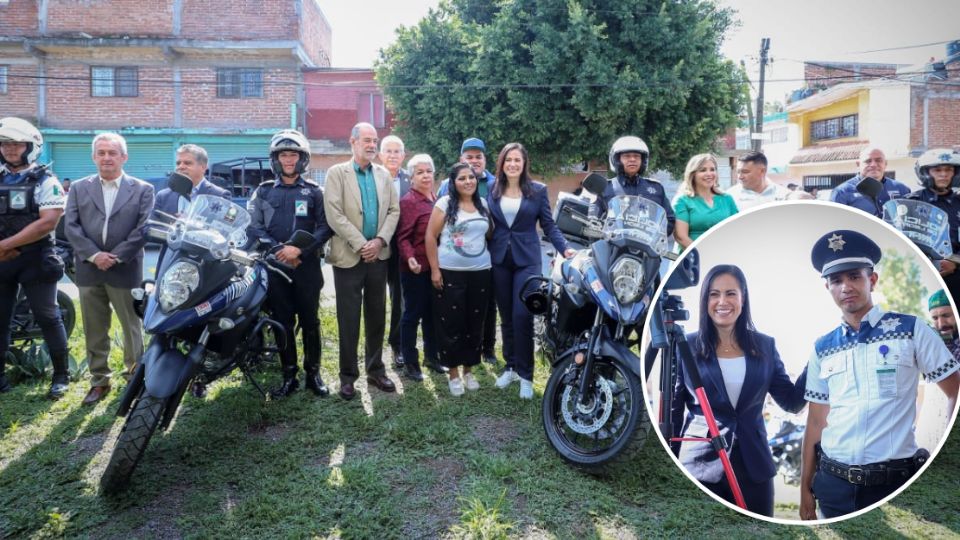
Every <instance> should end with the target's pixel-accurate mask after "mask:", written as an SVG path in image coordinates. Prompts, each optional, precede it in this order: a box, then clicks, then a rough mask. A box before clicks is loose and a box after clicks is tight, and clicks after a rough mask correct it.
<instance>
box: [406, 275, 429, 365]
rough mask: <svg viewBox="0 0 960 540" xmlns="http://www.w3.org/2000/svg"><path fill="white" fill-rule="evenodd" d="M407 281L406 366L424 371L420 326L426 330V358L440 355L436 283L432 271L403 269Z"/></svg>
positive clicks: (424, 335) (424, 351) (424, 336)
mask: <svg viewBox="0 0 960 540" xmlns="http://www.w3.org/2000/svg"><path fill="white" fill-rule="evenodd" d="M400 281H402V282H403V318H402V319H401V320H400V350H401V351H402V352H403V364H404V368H405V369H407V370H408V371H412V372H417V373H419V372H420V358H419V354H418V353H417V326H420V327H421V329H422V330H423V353H424V357H425V358H436V357H437V351H436V337H435V336H434V325H433V294H431V291H432V290H433V283H431V282H430V271H429V270H424V271H422V272H420V273H419V274H414V273H413V272H400Z"/></svg>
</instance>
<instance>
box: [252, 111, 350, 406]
mask: <svg viewBox="0 0 960 540" xmlns="http://www.w3.org/2000/svg"><path fill="white" fill-rule="evenodd" d="M309 164H310V144H309V142H308V141H307V138H306V137H304V136H303V134H302V133H300V132H299V131H295V130H292V129H288V130H283V131H280V132H278V133H277V134H276V135H274V136H273V138H272V139H271V140H270V166H271V168H272V169H273V172H274V174H276V177H277V179H276V180H271V181H268V182H264V183H262V184H260V187H258V188H257V189H256V191H255V192H254V194H253V196H252V197H251V198H250V202H249V203H248V209H249V210H250V215H251V217H252V221H251V223H250V227H249V229H248V232H249V234H250V236H251V238H253V239H259V240H260V241H261V242H262V243H263V244H266V245H267V246H269V247H270V248H275V247H277V246H279V245H281V244H283V243H284V242H286V241H288V240H289V239H290V237H291V236H293V233H294V232H295V231H297V230H305V231H307V232H309V233H311V234H312V235H313V237H314V242H313V243H312V244H311V245H309V246H307V247H304V248H303V249H301V248H298V247H295V246H283V247H281V248H279V250H278V251H275V254H276V258H277V260H278V261H280V262H281V263H282V264H284V265H287V266H288V267H291V268H293V270H292V271H287V272H286V273H287V274H288V275H289V276H290V277H291V278H292V279H293V282H292V283H289V282H287V280H285V279H284V278H283V277H282V276H279V275H276V274H274V273H271V274H270V278H269V279H270V283H269V288H270V294H269V300H268V301H269V303H270V309H271V311H272V312H273V318H274V319H276V321H277V322H279V323H280V324H282V325H283V327H284V328H285V329H286V339H285V340H284V346H283V349H282V350H281V351H280V363H281V365H282V367H283V383H282V384H281V385H280V387H279V388H277V389H275V390H273V392H271V394H272V395H273V397H275V398H282V397H286V396H289V395H290V394H292V393H293V392H294V391H296V390H297V388H298V387H299V386H300V383H299V382H298V381H297V356H296V355H297V347H296V341H295V334H294V318H295V317H296V319H298V320H299V323H300V328H301V330H302V331H303V352H304V359H303V369H304V371H305V372H306V387H307V388H308V389H309V390H311V391H312V392H313V393H314V394H316V395H317V396H321V397H322V396H326V395H327V394H329V390H328V389H327V386H326V385H325V384H324V382H323V379H322V378H321V377H320V321H319V319H318V318H317V310H318V308H319V306H320V289H322V288H323V275H322V274H321V272H320V256H321V253H322V250H323V245H324V244H325V243H326V241H327V240H329V239H330V237H331V236H333V231H332V230H331V229H330V227H329V226H328V225H327V218H326V214H325V213H324V210H323V191H322V190H321V189H320V186H318V185H317V184H316V183H315V182H313V181H311V180H307V179H306V178H304V177H303V176H302V174H303V173H304V172H306V170H307V167H308V166H309Z"/></svg>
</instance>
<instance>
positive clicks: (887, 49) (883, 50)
mask: <svg viewBox="0 0 960 540" xmlns="http://www.w3.org/2000/svg"><path fill="white" fill-rule="evenodd" d="M954 41H956V40H953V39H948V40H947V41H934V42H933V43H920V44H917V45H901V46H899V47H888V48H886V49H871V50H869V51H847V52H846V53H844V54H868V53H875V52H888V51H902V50H906V49H919V48H921V47H932V46H934V45H946V44H947V43H953V42H954Z"/></svg>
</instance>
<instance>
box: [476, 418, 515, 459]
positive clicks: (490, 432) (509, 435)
mask: <svg viewBox="0 0 960 540" xmlns="http://www.w3.org/2000/svg"><path fill="white" fill-rule="evenodd" d="M469 423H470V429H471V430H472V432H473V438H475V439H477V440H478V441H480V444H481V445H483V447H484V448H486V449H488V450H489V451H492V452H499V451H501V450H502V449H504V448H505V447H506V446H507V445H509V444H510V443H512V442H513V441H515V440H517V439H518V438H520V433H521V429H520V424H519V423H517V422H516V421H515V420H510V419H509V418H497V417H491V416H475V417H473V418H471V419H470V422H469Z"/></svg>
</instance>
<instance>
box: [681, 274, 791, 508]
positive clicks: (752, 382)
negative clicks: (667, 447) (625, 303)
mask: <svg viewBox="0 0 960 540" xmlns="http://www.w3.org/2000/svg"><path fill="white" fill-rule="evenodd" d="M698 328H699V330H698V331H697V332H694V333H692V334H689V335H688V336H687V341H688V343H689V344H690V348H691V349H692V351H693V357H694V361H695V362H696V365H697V367H698V369H699V371H700V376H701V378H702V381H703V385H704V389H705V391H706V394H707V399H708V400H709V402H710V406H711V407H712V409H713V414H714V417H715V418H716V421H717V424H718V427H719V429H720V433H721V436H722V437H723V438H724V440H725V441H726V442H727V445H728V446H727V448H728V452H729V456H730V461H731V463H732V465H733V470H734V472H735V473H736V477H737V481H738V483H739V485H740V489H741V490H742V492H743V496H744V500H745V502H746V504H747V510H749V511H751V512H754V513H757V514H760V515H764V516H769V517H772V516H773V500H774V498H773V492H774V485H773V477H774V476H775V475H776V471H777V469H776V467H775V466H774V462H773V457H772V454H771V452H770V447H769V445H768V444H767V432H766V429H765V427H764V419H763V412H764V411H763V408H764V403H765V402H766V399H767V395H768V394H769V395H770V396H772V397H773V399H774V401H776V403H777V405H779V406H780V407H781V408H782V409H783V410H785V411H787V412H790V413H796V412H798V411H800V409H802V408H803V406H804V405H805V404H806V401H805V400H804V397H803V393H804V386H805V384H806V373H804V374H803V375H801V376H800V377H799V379H798V380H797V382H796V383H794V382H793V381H791V380H790V377H789V376H788V375H787V372H786V371H785V370H784V367H783V362H781V361H780V354H779V353H778V352H777V347H776V344H775V342H774V339H773V338H772V337H770V336H767V335H764V334H761V333H760V332H758V331H757V329H756V327H755V326H754V324H753V319H752V318H751V315H750V294H749V291H748V288H747V279H746V277H745V276H744V275H743V272H742V271H741V270H740V268H738V267H737V266H734V265H732V264H723V265H718V266H714V267H713V268H712V269H710V271H709V272H708V273H707V275H706V278H705V279H704V280H703V281H702V287H701V289H700V321H699V324H698ZM694 391H695V387H694V385H693V383H692V382H691V379H690V377H689V375H688V374H686V373H684V370H683V365H682V362H681V363H678V368H677V381H676V387H675V391H674V399H675V401H674V407H673V410H672V411H671V414H672V417H673V418H672V420H673V425H674V426H675V427H676V428H678V429H680V433H679V436H680V437H684V438H701V437H707V436H708V433H707V421H706V418H705V417H704V412H703V409H702V408H701V404H700V403H699V401H698V400H697V398H696V395H695V393H694ZM672 449H673V451H674V453H675V454H676V455H677V456H678V458H679V459H680V462H681V463H682V464H683V466H684V467H686V469H687V471H689V472H690V474H691V475H693V477H694V478H696V479H697V480H699V481H700V483H702V484H703V485H704V486H705V487H706V488H707V489H709V490H710V491H712V492H714V493H716V494H717V495H719V496H720V497H722V498H724V499H725V500H727V501H730V502H731V503H733V502H734V496H733V492H732V490H731V489H730V485H729V483H728V482H727V479H726V477H725V476H724V470H723V465H722V463H721V462H720V456H719V455H718V453H717V451H716V449H714V447H713V445H712V444H711V443H710V442H707V441H683V442H682V443H673V447H672Z"/></svg>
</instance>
